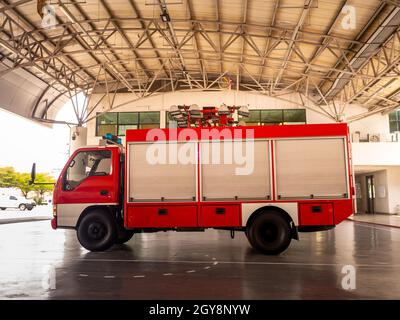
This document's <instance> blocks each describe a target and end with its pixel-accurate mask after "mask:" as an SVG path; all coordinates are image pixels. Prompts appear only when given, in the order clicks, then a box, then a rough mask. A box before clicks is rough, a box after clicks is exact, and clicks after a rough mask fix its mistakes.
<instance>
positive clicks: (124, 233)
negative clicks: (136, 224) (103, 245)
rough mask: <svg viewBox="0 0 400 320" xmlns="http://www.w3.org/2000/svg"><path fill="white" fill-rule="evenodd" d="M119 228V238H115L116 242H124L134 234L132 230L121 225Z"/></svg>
mask: <svg viewBox="0 0 400 320" xmlns="http://www.w3.org/2000/svg"><path fill="white" fill-rule="evenodd" d="M117 230H118V236H117V239H116V240H115V243H116V244H123V243H125V242H128V241H129V240H131V239H132V237H133V234H134V233H133V231H132V230H127V229H125V228H124V227H122V226H120V225H118V226H117Z"/></svg>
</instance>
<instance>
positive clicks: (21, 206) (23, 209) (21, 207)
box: [18, 203, 26, 211]
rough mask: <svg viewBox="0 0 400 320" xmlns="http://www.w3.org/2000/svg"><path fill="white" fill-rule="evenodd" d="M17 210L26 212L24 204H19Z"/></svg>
mask: <svg viewBox="0 0 400 320" xmlns="http://www.w3.org/2000/svg"><path fill="white" fill-rule="evenodd" d="M18 209H19V210H21V211H25V210H26V204H24V203H21V204H20V205H19V206H18Z"/></svg>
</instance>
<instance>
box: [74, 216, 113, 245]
mask: <svg viewBox="0 0 400 320" xmlns="http://www.w3.org/2000/svg"><path fill="white" fill-rule="evenodd" d="M77 235H78V240H79V242H80V244H81V245H82V246H83V247H84V248H85V249H87V250H89V251H105V250H107V249H109V248H111V246H112V245H113V244H114V243H115V240H116V238H117V228H116V226H115V221H114V220H113V218H112V217H111V215H110V214H109V213H108V212H107V211H105V210H100V209H97V210H93V211H91V212H89V213H88V214H86V215H85V216H84V217H83V218H82V221H81V222H80V223H79V226H78V232H77Z"/></svg>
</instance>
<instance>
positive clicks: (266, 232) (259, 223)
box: [247, 211, 292, 255]
mask: <svg viewBox="0 0 400 320" xmlns="http://www.w3.org/2000/svg"><path fill="white" fill-rule="evenodd" d="M247 238H248V240H249V242H250V244H251V246H252V247H253V248H254V249H256V250H257V251H260V252H262V253H264V254H267V255H277V254H280V253H282V252H283V251H285V250H286V249H287V247H288V246H289V244H290V242H291V240H292V236H291V232H290V224H289V222H288V221H287V220H286V218H285V217H284V216H283V215H282V213H279V212H276V211H265V212H263V213H260V214H258V215H257V216H256V217H255V218H254V219H253V220H252V221H251V223H250V225H249V226H248V232H247Z"/></svg>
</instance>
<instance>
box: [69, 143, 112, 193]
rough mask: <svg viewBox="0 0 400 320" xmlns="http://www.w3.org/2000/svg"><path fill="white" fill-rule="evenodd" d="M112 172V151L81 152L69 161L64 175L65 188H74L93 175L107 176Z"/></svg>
mask: <svg viewBox="0 0 400 320" xmlns="http://www.w3.org/2000/svg"><path fill="white" fill-rule="evenodd" d="M110 172H111V151H109V150H90V151H81V152H79V153H78V154H77V155H76V156H75V157H74V158H73V159H72V160H71V162H70V163H69V167H68V169H67V171H66V173H65V176H64V184H63V187H64V188H63V189H64V190H73V189H74V188H76V186H78V185H79V184H80V183H82V181H84V180H85V179H87V178H88V177H91V176H107V175H109V174H110Z"/></svg>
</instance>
